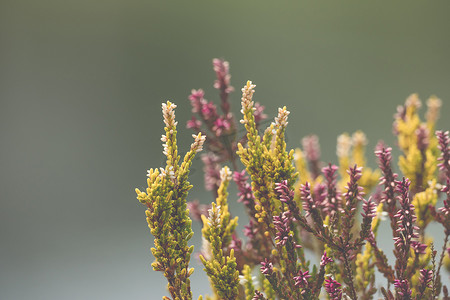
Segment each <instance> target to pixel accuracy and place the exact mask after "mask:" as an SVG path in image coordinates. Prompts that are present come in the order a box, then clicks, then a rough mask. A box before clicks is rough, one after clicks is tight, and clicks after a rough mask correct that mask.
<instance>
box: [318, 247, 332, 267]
mask: <svg viewBox="0 0 450 300" xmlns="http://www.w3.org/2000/svg"><path fill="white" fill-rule="evenodd" d="M330 262H333V259H331V258H330V257H328V256H327V251H325V252H324V253H323V255H322V258H321V259H320V267H322V268H323V267H325V266H326V265H327V264H329V263H330Z"/></svg>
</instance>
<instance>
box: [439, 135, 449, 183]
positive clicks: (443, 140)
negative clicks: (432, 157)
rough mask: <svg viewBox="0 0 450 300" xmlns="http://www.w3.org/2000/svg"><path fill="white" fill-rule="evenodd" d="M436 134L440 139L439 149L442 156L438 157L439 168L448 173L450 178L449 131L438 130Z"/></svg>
mask: <svg viewBox="0 0 450 300" xmlns="http://www.w3.org/2000/svg"><path fill="white" fill-rule="evenodd" d="M436 136H437V137H438V141H439V146H438V147H439V150H441V153H442V154H441V156H440V157H439V158H438V161H439V164H438V166H439V169H440V170H441V171H443V172H445V173H446V175H447V178H450V136H449V132H448V131H445V132H444V131H436Z"/></svg>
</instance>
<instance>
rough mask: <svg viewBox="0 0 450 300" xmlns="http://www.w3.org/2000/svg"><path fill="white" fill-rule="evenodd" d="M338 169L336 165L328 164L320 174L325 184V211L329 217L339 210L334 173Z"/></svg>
mask: <svg viewBox="0 0 450 300" xmlns="http://www.w3.org/2000/svg"><path fill="white" fill-rule="evenodd" d="M338 169H339V168H338V167H337V166H336V165H332V164H329V165H328V166H327V167H324V168H322V173H323V175H324V177H325V180H326V184H327V205H326V208H325V209H326V212H327V213H328V214H329V215H334V214H335V213H336V212H338V211H339V210H340V203H341V195H340V193H338V192H337V190H336V184H337V174H336V171H337V170H338Z"/></svg>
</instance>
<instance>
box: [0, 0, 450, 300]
mask: <svg viewBox="0 0 450 300" xmlns="http://www.w3.org/2000/svg"><path fill="white" fill-rule="evenodd" d="M449 12H450V2H449V1H447V0H442V1H427V2H425V1H419V0H412V1H411V0H409V1H400V0H399V1H356V0H355V1H347V0H346V1H312V0H311V1H303V0H302V1H265V0H246V1H220V2H219V1H206V0H204V1H178V0H177V1H154V0H146V1H141V0H128V1H123V0H121V1H118V0H108V1H106V0H103V1H102V0H78V1H56V0H41V1H17V0H2V1H0V39H1V40H0V62H1V64H0V104H1V106H0V138H1V147H0V176H1V177H0V193H1V194H0V195H1V196H0V201H1V209H0V299H35V300H39V299H160V298H161V297H162V296H163V295H166V294H167V293H166V290H165V286H166V282H165V280H164V279H163V277H162V275H161V274H159V273H155V272H153V271H152V270H151V267H150V263H151V262H152V261H153V258H152V256H151V253H150V250H149V248H150V247H151V245H152V237H151V236H150V233H149V231H148V228H147V226H146V222H145V216H144V207H142V206H141V205H140V204H139V203H138V201H137V200H136V198H135V193H134V188H135V187H144V186H145V175H146V170H147V169H148V168H150V167H156V166H159V165H160V164H161V163H162V162H163V155H162V147H161V143H160V140H159V138H160V135H161V134H162V129H163V124H162V118H161V115H160V103H161V102H163V101H165V100H167V99H171V100H173V101H174V102H175V103H176V104H177V105H178V109H177V119H178V121H179V124H180V130H179V141H180V147H181V149H182V151H183V149H185V150H186V149H187V147H188V146H189V144H190V142H191V132H190V131H189V130H184V129H183V127H184V124H185V122H186V121H187V120H188V118H189V116H190V107H189V101H188V100H187V96H188V94H189V92H190V90H191V89H192V88H204V89H205V91H206V97H207V98H208V99H210V100H218V94H217V92H216V91H215V90H214V89H213V88H212V84H213V81H214V73H213V71H212V66H211V60H212V58H214V57H222V58H225V59H227V60H228V61H230V64H231V73H232V85H233V86H235V88H236V90H237V92H235V93H233V94H232V97H231V99H232V105H233V108H234V111H235V112H236V113H238V111H239V98H240V95H239V89H240V87H241V86H242V85H243V84H244V83H245V81H246V80H247V79H251V80H253V82H254V83H256V85H257V89H256V94H255V99H256V100H257V101H259V102H261V103H262V104H263V105H265V106H266V113H267V114H268V115H269V116H271V117H273V116H274V114H275V113H276V108H277V107H278V106H281V105H286V106H288V109H289V110H290V111H291V119H290V121H289V128H288V138H289V146H290V147H296V146H299V145H300V139H301V138H302V137H303V136H304V135H307V134H310V133H316V134H318V135H319V137H320V141H321V144H322V153H323V158H324V160H326V161H332V162H336V158H335V143H336V136H337V135H338V134H340V133H342V132H344V131H347V132H353V131H355V130H357V129H362V130H363V131H365V132H366V134H367V136H368V138H369V140H370V143H369V146H368V150H369V156H370V162H371V164H372V166H374V164H375V163H374V160H373V159H372V155H371V154H370V153H371V151H372V149H373V147H374V145H375V144H376V142H377V140H378V139H384V140H385V141H386V142H387V143H388V144H390V145H394V138H393V136H392V134H391V126H392V115H393V113H394V112H395V109H396V106H397V105H398V104H401V103H403V101H404V99H405V98H406V97H407V96H408V95H409V94H411V93H413V92H418V93H419V94H420V96H421V98H422V99H423V100H426V98H427V97H429V96H430V95H432V94H436V95H437V96H439V97H440V98H441V99H442V100H443V104H444V105H443V110H442V118H441V120H440V121H439V124H438V128H443V129H447V130H448V129H450V119H449V115H450V102H449V101H448V99H450V84H449V83H450V82H449V80H450V58H449V54H450V35H449V30H450V18H449V17H448V15H449ZM193 168H194V170H193V172H192V176H191V179H192V180H191V181H192V182H193V184H194V185H195V187H194V188H193V190H192V191H191V193H190V199H200V200H201V201H202V202H203V203H207V202H210V201H211V200H212V198H211V195H210V194H209V193H207V192H205V191H204V188H203V177H202V172H201V164H200V161H198V160H197V161H196V162H195V164H194V167H193ZM230 201H231V202H234V198H231V199H230ZM232 211H233V213H234V214H237V215H240V211H242V210H240V209H239V205H234V204H233V207H232ZM241 224H245V219H242V221H241ZM194 230H195V231H196V232H197V233H196V235H195V237H194V238H193V243H194V244H195V245H196V249H197V250H198V249H199V247H198V246H199V238H200V226H199V225H198V224H195V225H194ZM440 230H441V229H440V228H439V227H436V229H435V230H434V229H433V232H432V234H433V235H435V236H439V234H440ZM381 238H382V239H384V241H385V242H386V243H390V238H391V237H389V236H388V235H382V236H381ZM439 242H440V241H439V238H437V241H436V243H437V244H438V245H439ZM440 245H442V241H441V244H440ZM193 266H194V267H195V268H196V272H195V273H194V275H193V277H192V283H193V291H194V295H195V296H196V297H197V296H198V295H199V294H205V293H207V292H208V291H209V286H208V283H207V281H205V276H204V274H203V271H202V270H201V269H202V267H201V266H200V264H199V262H198V261H197V260H195V259H193ZM444 277H445V276H444Z"/></svg>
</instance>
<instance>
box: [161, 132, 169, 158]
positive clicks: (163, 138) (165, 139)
mask: <svg viewBox="0 0 450 300" xmlns="http://www.w3.org/2000/svg"><path fill="white" fill-rule="evenodd" d="M161 141H162V142H163V154H164V155H165V156H167V155H169V146H168V145H167V137H166V136H165V135H164V134H163V135H162V136H161Z"/></svg>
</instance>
